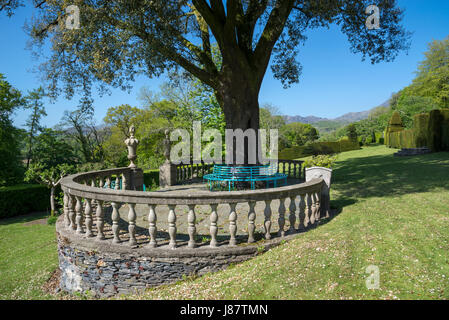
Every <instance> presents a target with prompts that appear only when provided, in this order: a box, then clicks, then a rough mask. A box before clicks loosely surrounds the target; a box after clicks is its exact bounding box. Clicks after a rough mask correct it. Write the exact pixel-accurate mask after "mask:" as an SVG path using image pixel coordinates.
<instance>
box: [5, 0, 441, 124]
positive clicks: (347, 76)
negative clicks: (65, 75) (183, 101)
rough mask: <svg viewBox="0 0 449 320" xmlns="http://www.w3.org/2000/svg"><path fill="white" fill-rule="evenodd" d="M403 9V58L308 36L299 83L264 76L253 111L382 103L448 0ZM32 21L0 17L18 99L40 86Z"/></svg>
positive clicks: (61, 107) (415, 58) (319, 112)
mask: <svg viewBox="0 0 449 320" xmlns="http://www.w3.org/2000/svg"><path fill="white" fill-rule="evenodd" d="M398 2H399V5H400V7H402V8H405V10H406V11H405V17H404V25H405V27H406V29H407V30H409V31H412V32H413V36H412V45H411V48H410V50H409V52H408V55H406V54H405V53H401V54H400V55H399V56H398V57H397V58H396V60H395V61H394V62H391V63H380V64H376V65H372V64H371V63H370V62H369V61H368V60H367V61H365V62H362V61H361V56H360V55H354V54H352V53H351V52H350V50H349V45H348V41H347V40H346V37H345V35H343V34H342V33H341V32H340V31H339V30H338V28H336V27H332V28H331V29H329V30H328V29H317V30H312V31H310V32H308V34H307V36H308V40H307V41H306V43H305V45H304V46H302V47H301V48H300V53H299V56H298V58H299V61H300V62H301V64H302V65H303V73H302V76H301V78H300V82H299V84H295V85H293V86H292V87H291V88H289V89H287V90H285V89H283V88H282V85H281V83H280V82H279V81H277V80H275V79H273V77H272V74H271V72H270V71H269V70H268V71H267V74H266V76H265V79H264V82H263V85H262V89H261V92H260V96H259V102H260V104H264V103H272V104H274V105H276V106H278V107H279V109H280V111H281V112H282V113H283V114H286V115H301V116H307V115H315V116H320V117H326V118H335V117H338V116H340V115H343V114H344V113H347V112H356V111H363V110H368V109H370V108H372V107H375V106H377V105H379V104H381V103H383V102H384V101H386V100H387V99H388V98H389V97H390V95H391V93H392V92H395V91H398V90H400V89H402V88H403V87H404V86H407V85H408V84H410V82H411V81H412V79H413V77H414V71H415V70H416V68H417V65H418V63H419V61H422V60H423V53H424V52H425V51H426V50H427V45H428V43H429V42H430V41H432V40H434V39H437V40H442V39H444V38H445V37H447V36H448V35H449V1H447V0H427V1H425V0H399V1H398ZM31 16H32V10H31V9H30V8H20V9H19V10H18V11H17V13H16V15H14V16H13V17H11V18H7V17H6V16H5V15H4V14H1V15H0V43H1V44H2V48H1V50H0V73H3V74H4V75H5V76H6V78H7V80H8V81H9V82H10V83H11V84H12V85H13V86H15V87H16V88H18V89H19V90H21V91H23V92H26V91H28V90H32V89H34V88H37V87H38V86H39V85H40V82H39V75H38V74H35V73H33V72H32V70H33V69H34V68H36V67H37V61H35V60H34V59H33V58H32V55H31V52H30V51H29V50H26V48H25V47H26V41H27V36H26V35H25V32H24V31H23V25H24V22H25V20H29V19H30V17H31ZM163 80H164V79H163V78H161V79H148V78H146V77H141V78H138V79H137V80H136V82H135V83H134V88H133V90H132V91H131V92H130V93H127V92H123V91H121V90H119V89H117V90H113V91H112V95H110V96H103V97H99V96H97V95H94V99H95V102H94V106H95V117H96V119H97V120H98V121H102V119H103V117H104V115H105V114H106V110H107V108H108V107H111V106H117V105H120V104H125V103H128V104H130V105H134V106H139V101H138V99H137V96H138V93H139V90H140V88H141V87H142V86H148V87H149V88H150V89H151V90H153V91H158V89H159V85H160V84H161V82H162V81H163ZM77 103H78V101H77V99H76V98H75V99H74V100H72V101H68V100H65V99H63V98H60V99H58V101H57V102H56V103H54V104H50V103H47V104H46V110H47V113H48V116H47V117H46V118H45V119H43V124H44V125H46V126H49V127H51V126H54V125H56V124H57V123H58V122H59V121H60V119H61V117H62V115H63V112H64V111H65V110H74V109H75V108H76V106H77ZM27 117H28V113H27V112H26V111H24V110H19V111H18V112H16V114H15V116H14V122H15V125H17V126H22V125H23V124H24V123H25V120H26V118H27Z"/></svg>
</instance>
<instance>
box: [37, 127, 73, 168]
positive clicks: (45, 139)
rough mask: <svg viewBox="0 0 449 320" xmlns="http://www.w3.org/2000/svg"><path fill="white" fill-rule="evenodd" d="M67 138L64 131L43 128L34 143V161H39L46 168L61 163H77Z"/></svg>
mask: <svg viewBox="0 0 449 320" xmlns="http://www.w3.org/2000/svg"><path fill="white" fill-rule="evenodd" d="M67 140H68V139H67V137H66V136H65V134H64V132H63V131H57V130H53V129H50V128H46V129H43V130H42V133H41V134H39V135H38V136H37V137H36V140H35V143H34V150H33V162H36V163H39V164H40V166H44V168H45V169H50V168H52V167H56V166H58V165H60V164H69V165H75V164H76V163H77V159H76V156H75V154H74V151H73V148H72V146H71V145H70V144H69V143H68V141H67Z"/></svg>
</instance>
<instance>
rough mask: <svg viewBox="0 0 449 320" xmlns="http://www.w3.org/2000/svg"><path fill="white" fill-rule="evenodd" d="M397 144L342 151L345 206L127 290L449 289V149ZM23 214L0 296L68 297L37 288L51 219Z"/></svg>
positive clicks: (46, 260)
mask: <svg viewBox="0 0 449 320" xmlns="http://www.w3.org/2000/svg"><path fill="white" fill-rule="evenodd" d="M394 151H395V150H391V149H387V148H386V147H384V146H378V147H370V148H365V149H362V150H358V151H351V152H346V153H343V154H341V155H340V156H339V160H338V162H337V164H336V167H335V169H334V176H333V185H332V206H333V207H334V208H337V212H338V214H337V215H336V216H335V217H334V218H333V219H332V220H330V221H326V222H324V223H323V224H322V225H320V226H319V227H318V228H316V229H313V230H311V231H309V232H307V233H303V234H300V235H298V237H297V238H296V239H294V240H292V241H290V242H288V243H286V244H283V245H281V246H279V247H276V248H274V249H271V250H270V251H268V252H266V253H264V254H261V255H259V256H257V257H256V258H254V259H252V260H250V261H246V262H244V263H241V264H238V265H235V266H232V267H230V268H228V269H227V270H224V271H222V272H218V273H215V274H208V275H205V276H203V277H200V278H197V279H192V280H187V281H182V282H179V283H177V284H174V285H170V286H164V287H160V288H156V289H152V290H149V291H147V292H146V293H144V294H140V295H132V296H127V297H124V298H128V299H136V298H137V299H317V298H321V299H447V298H449V231H448V230H449V153H437V154H430V155H424V156H418V157H412V158H394V157H393V153H394ZM36 218H38V217H36ZM27 219H31V218H27ZM23 222H24V221H23V218H22V220H21V219H20V218H16V219H9V220H1V221H0V283H1V286H0V298H3V299H5V298H6V299H8V298H13V299H16V298H24V299H32V298H52V297H53V298H61V296H60V295H58V296H49V295H45V294H44V293H43V292H42V291H41V290H40V287H41V286H42V284H43V283H44V282H45V280H46V279H48V277H49V276H50V273H51V271H52V270H54V269H55V268H56V267H57V254H56V242H55V234H54V227H52V226H39V225H35V226H23ZM18 253H21V255H20V257H17V254H18ZM370 265H374V266H377V267H378V268H379V271H380V289H378V290H369V289H367V288H366V284H365V282H366V279H367V277H368V274H367V273H366V268H367V267H368V266H370Z"/></svg>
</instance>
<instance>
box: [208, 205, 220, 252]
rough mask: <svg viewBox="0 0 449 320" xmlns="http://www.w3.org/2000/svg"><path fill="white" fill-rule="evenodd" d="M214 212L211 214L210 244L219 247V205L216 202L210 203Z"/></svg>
mask: <svg viewBox="0 0 449 320" xmlns="http://www.w3.org/2000/svg"><path fill="white" fill-rule="evenodd" d="M210 207H211V209H212V212H211V214H210V228H209V230H210V236H211V239H210V246H211V247H212V248H215V247H217V232H218V227H217V221H218V214H217V205H216V204H211V205H210Z"/></svg>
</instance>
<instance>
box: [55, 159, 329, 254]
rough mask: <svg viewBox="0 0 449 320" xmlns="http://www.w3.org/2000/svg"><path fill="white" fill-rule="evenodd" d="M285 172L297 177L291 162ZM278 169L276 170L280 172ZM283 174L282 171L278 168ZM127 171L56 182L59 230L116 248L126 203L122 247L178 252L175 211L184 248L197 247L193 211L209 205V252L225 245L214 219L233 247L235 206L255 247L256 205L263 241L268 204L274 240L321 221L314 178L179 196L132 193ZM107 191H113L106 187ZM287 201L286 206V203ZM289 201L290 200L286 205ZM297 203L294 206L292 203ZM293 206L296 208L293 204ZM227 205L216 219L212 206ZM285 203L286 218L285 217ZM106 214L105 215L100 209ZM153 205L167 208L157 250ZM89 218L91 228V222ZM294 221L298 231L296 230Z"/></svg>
mask: <svg viewBox="0 0 449 320" xmlns="http://www.w3.org/2000/svg"><path fill="white" fill-rule="evenodd" d="M285 163H287V164H288V165H290V164H292V165H290V166H289V168H288V169H287V170H288V171H289V172H292V174H297V173H298V172H299V171H297V170H295V168H296V165H297V164H295V162H292V161H288V162H285ZM281 170H282V169H281ZM284 170H285V167H284ZM132 172H133V171H132V168H119V169H112V170H103V171H95V172H87V173H79V174H75V175H71V176H68V177H65V178H63V180H62V181H61V186H62V190H63V192H64V220H65V227H66V228H67V229H68V230H69V231H72V232H74V233H76V234H78V235H81V236H83V237H86V238H95V239H96V240H97V241H110V242H111V243H112V244H120V243H122V242H124V241H123V239H122V238H123V235H121V234H120V233H119V227H118V224H119V219H120V215H119V211H118V210H119V208H120V207H121V206H122V205H123V204H126V205H127V207H128V211H129V212H128V230H127V231H128V237H126V238H127V244H128V246H130V247H139V246H145V247H147V248H162V247H163V248H166V249H167V248H170V249H175V248H177V247H178V241H177V206H188V210H189V211H188V216H187V220H188V221H187V222H188V237H189V241H188V243H187V248H190V249H193V248H196V247H197V243H196V206H197V205H209V206H210V208H211V210H212V212H211V214H210V216H209V219H210V221H209V222H210V228H209V234H210V239H211V241H210V245H209V246H210V247H211V248H216V247H218V246H222V245H225V244H221V243H219V241H218V240H217V221H218V219H219V218H220V219H224V218H226V219H229V241H228V242H226V243H227V244H226V245H227V246H229V247H233V246H236V244H237V242H236V230H237V227H241V226H237V225H236V221H237V214H236V212H235V206H236V204H237V203H247V204H248V205H249V208H250V209H249V212H248V217H247V230H248V237H247V242H248V243H253V242H255V224H254V221H255V219H256V212H255V210H254V207H255V204H256V202H264V203H265V211H264V219H265V220H264V237H265V239H266V240H269V239H270V238H271V237H272V234H273V233H272V230H271V223H272V216H273V215H272V208H271V202H272V201H273V200H279V201H280V204H279V208H278V210H277V211H278V212H277V213H278V225H279V230H277V231H278V232H277V234H278V236H279V237H283V236H285V235H286V234H287V233H289V234H291V233H294V232H298V231H302V230H305V228H307V227H310V226H312V225H314V224H316V223H317V221H318V219H319V218H320V217H321V205H320V202H321V190H322V185H323V183H324V181H323V179H314V180H311V181H308V182H305V183H301V184H295V185H289V186H284V187H279V188H273V189H259V190H248V191H231V192H228V191H224V192H209V191H207V190H204V191H195V192H189V191H186V192H179V191H170V190H168V191H155V192H143V191H136V190H138V189H136V187H135V186H133V185H132V184H130V183H129V181H130V180H132ZM112 186H113V188H112ZM287 199H289V201H287V202H286V200H287ZM291 200H294V201H291ZM298 200H299V201H298ZM296 203H299V205H296ZM219 204H229V207H230V210H229V212H228V215H227V216H226V217H219V215H218V212H217V206H218V205H219ZM287 204H288V216H287V217H286V213H287V208H286V205H287ZM136 205H146V206H147V209H148V211H147V212H148V232H149V237H148V239H146V241H142V240H139V241H137V239H136V234H135V231H136V210H135V207H136ZM106 206H108V208H112V210H105V207H106ZM157 206H168V208H169V214H168V218H167V219H168V221H167V222H168V235H169V242H168V245H160V244H159V243H158V239H157V238H156V232H157V230H158V229H157V221H158V218H157V214H156V207H157ZM105 212H110V214H111V216H110V220H111V221H112V232H113V239H108V240H105V235H104V230H103V229H104V221H105ZM94 219H95V222H96V223H95V228H93V221H94ZM286 219H288V221H289V222H290V228H289V230H285V221H286ZM296 222H298V224H297V225H298V226H297V227H296Z"/></svg>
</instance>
